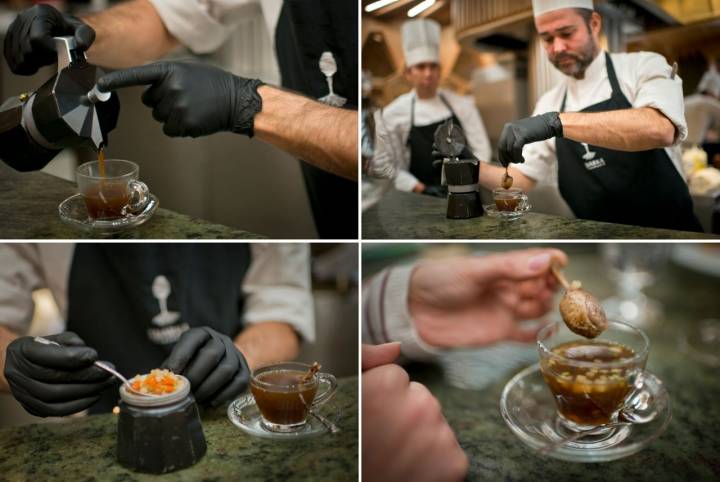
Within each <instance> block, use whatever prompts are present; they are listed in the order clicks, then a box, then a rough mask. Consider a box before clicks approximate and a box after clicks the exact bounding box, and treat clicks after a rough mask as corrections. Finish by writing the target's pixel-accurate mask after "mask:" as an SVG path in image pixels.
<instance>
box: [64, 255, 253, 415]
mask: <svg viewBox="0 0 720 482" xmlns="http://www.w3.org/2000/svg"><path fill="white" fill-rule="evenodd" d="M249 266H250V247H249V246H248V245H247V244H233V243H227V244H185V243H183V244H166V243H162V244H145V243H142V244H140V243H132V244H114V243H113V244H107V243H103V244H88V243H78V244H77V246H76V248H75V253H74V256H73V260H72V266H71V268H70V278H69V281H68V316H67V319H68V328H67V329H68V331H74V332H75V333H77V334H78V335H80V337H81V338H82V339H83V340H84V341H85V343H86V344H87V345H88V346H91V347H93V348H94V349H96V350H97V352H98V355H99V358H100V359H101V360H108V361H110V362H112V363H114V364H115V366H116V367H117V369H118V371H120V373H122V374H123V375H125V376H127V377H132V376H135V375H137V374H139V373H147V372H148V371H150V370H151V369H153V368H158V367H159V366H160V364H161V363H162V362H163V361H164V360H165V359H166V358H167V356H168V355H169V354H170V351H171V349H172V347H173V345H174V343H175V341H177V339H178V338H179V337H180V335H181V334H182V333H183V332H184V331H186V330H188V329H189V328H192V327H197V326H209V327H211V328H213V329H215V330H217V331H218V332H220V333H223V334H225V335H227V336H229V337H231V338H234V337H235V335H237V334H238V333H239V332H240V330H241V329H242V327H243V319H242V316H243V303H244V301H243V296H242V281H243V278H244V277H245V273H246V272H247V270H248V267H249ZM159 276H164V277H165V279H166V280H167V281H169V286H170V290H171V291H170V294H169V297H167V299H166V304H167V309H166V310H165V311H164V313H165V315H162V314H163V311H162V310H161V308H160V298H162V297H165V296H167V291H165V294H163V293H162V292H161V291H158V288H157V286H156V288H155V291H154V290H153V284H154V283H158V277H159ZM166 286H167V285H166ZM158 294H159V296H158ZM117 400H118V394H117V391H115V390H106V391H105V392H104V393H103V396H102V398H101V399H100V401H99V402H98V403H97V404H95V405H94V406H93V407H91V409H90V411H91V413H98V412H107V411H109V410H111V409H112V407H113V406H115V405H116V404H117Z"/></svg>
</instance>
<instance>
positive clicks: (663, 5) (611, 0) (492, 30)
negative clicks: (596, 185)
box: [361, 0, 720, 233]
mask: <svg viewBox="0 0 720 482" xmlns="http://www.w3.org/2000/svg"><path fill="white" fill-rule="evenodd" d="M594 3H595V9H596V10H597V11H598V12H599V13H600V14H601V15H602V18H603V33H602V45H603V47H604V48H605V49H606V50H608V51H609V52H636V51H652V52H657V53H659V54H662V55H663V56H665V58H666V59H667V61H668V63H669V64H670V65H672V64H673V62H677V64H678V75H680V76H681V78H682V80H683V90H684V93H685V95H686V96H688V95H691V94H693V93H695V91H696V88H697V86H698V82H699V81H700V79H701V77H702V75H703V73H704V72H705V71H706V70H707V69H708V66H709V65H711V64H713V63H717V62H718V60H720V0H623V1H620V0H595V2H594ZM362 7H363V12H362V34H361V35H362V38H361V45H362V69H363V72H364V75H368V74H369V77H370V78H371V79H372V93H371V96H370V98H371V100H372V103H373V104H374V105H376V106H377V107H379V108H382V107H383V106H386V105H387V104H389V103H390V102H391V101H392V100H393V99H395V98H396V97H397V96H399V95H400V94H403V93H405V92H407V91H409V90H410V88H411V87H410V85H409V84H408V83H407V81H406V80H405V76H404V61H403V53H402V42H401V35H400V26H401V25H402V23H403V22H405V21H406V20H408V19H410V18H431V19H434V20H436V21H437V22H439V23H440V25H441V26H442V34H441V46H440V59H441V60H440V64H441V65H440V68H441V82H440V86H441V87H444V88H447V89H451V90H454V91H456V92H457V93H459V94H463V95H471V96H473V97H474V98H475V102H476V105H477V108H478V110H479V112H480V115H481V118H482V121H483V123H484V125H485V129H486V131H487V133H488V136H489V138H490V142H491V144H492V146H493V149H492V152H493V157H495V156H497V150H496V145H497V141H498V138H499V136H500V133H501V131H502V127H503V125H504V124H505V123H506V122H508V121H510V120H513V119H519V118H522V117H526V116H528V115H530V114H531V113H532V110H533V107H534V105H535V103H536V101H537V100H538V98H539V97H540V96H541V95H542V94H543V93H544V92H546V91H547V90H549V89H550V88H551V87H552V86H554V85H555V84H556V82H557V79H559V78H560V76H561V75H562V74H560V73H559V72H558V71H557V70H556V69H555V68H554V67H553V66H552V65H551V64H550V62H549V61H548V60H547V56H546V54H545V51H544V49H543V48H542V45H541V44H540V42H539V39H538V37H537V34H536V32H535V27H534V24H533V13H532V1H531V0H512V1H509V0H422V1H421V0H379V1H376V0H362ZM710 127H711V128H710V129H709V131H708V133H707V135H706V138H705V142H704V143H703V144H702V145H699V146H692V145H685V146H683V149H684V150H685V154H684V156H683V160H684V164H685V171H686V176H688V177H689V183H690V190H691V193H692V194H693V197H694V201H695V209H696V214H697V215H698V218H699V219H700V222H701V223H702V225H703V228H704V229H705V231H707V232H711V231H714V232H716V233H717V232H720V214H716V217H717V219H716V220H715V222H714V227H713V211H714V210H715V211H717V212H718V213H720V208H718V207H716V206H715V203H716V199H717V198H718V195H719V194H720V171H718V169H717V168H720V119H716V120H715V123H714V125H712V126H710ZM493 160H494V161H495V159H493ZM540 181H541V182H540V183H539V184H538V187H537V188H536V189H535V190H533V191H532V192H531V193H530V199H531V202H532V205H533V210H534V211H537V212H544V213H548V214H558V215H563V216H572V213H571V211H570V209H569V208H568V207H567V205H566V204H565V202H564V201H563V200H562V198H561V197H560V196H559V194H558V192H557V188H556V187H554V186H552V185H551V184H550V183H548V182H547V180H540ZM543 181H544V182H543ZM482 194H483V198H484V199H486V197H489V193H487V192H485V193H482Z"/></svg>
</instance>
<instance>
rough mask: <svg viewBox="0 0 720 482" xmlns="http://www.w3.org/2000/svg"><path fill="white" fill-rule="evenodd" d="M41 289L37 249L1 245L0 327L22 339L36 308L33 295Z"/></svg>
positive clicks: (40, 269)
mask: <svg viewBox="0 0 720 482" xmlns="http://www.w3.org/2000/svg"><path fill="white" fill-rule="evenodd" d="M41 287H43V272H42V267H41V261H40V253H39V251H38V247H37V245H32V244H20V243H13V244H1V245H0V325H2V326H4V327H6V328H9V329H11V330H13V331H14V332H16V333H18V334H22V335H24V334H25V333H27V331H28V329H29V328H30V323H31V321H32V317H33V312H34V310H35V304H34V302H33V298H32V292H33V291H34V290H36V289H38V288H41Z"/></svg>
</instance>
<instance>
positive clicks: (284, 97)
mask: <svg viewBox="0 0 720 482" xmlns="http://www.w3.org/2000/svg"><path fill="white" fill-rule="evenodd" d="M258 93H259V94H260V96H261V97H262V111H260V112H259V113H258V114H257V115H256V116H255V120H254V131H255V135H256V136H257V137H258V139H262V140H263V141H266V142H269V143H270V144H272V145H274V146H276V147H279V148H280V149H282V150H284V151H287V152H289V153H290V154H292V155H293V156H296V157H298V158H300V159H303V160H304V161H306V162H308V163H310V164H312V165H314V166H316V167H319V168H321V169H324V170H326V171H329V172H332V173H334V174H337V175H339V176H342V177H345V178H348V179H352V180H357V166H358V164H357V162H358V159H357V158H358V152H357V151H358V148H357V147H358V145H357V129H358V118H357V112H356V111H354V110H346V109H338V108H336V107H330V106H327V105H325V104H321V103H319V102H316V101H313V100H311V99H308V98H306V97H303V96H301V95H297V94H293V93H291V92H288V91H285V90H282V89H278V88H276V87H270V86H262V87H260V88H259V89H258Z"/></svg>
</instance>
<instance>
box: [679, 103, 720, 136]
mask: <svg viewBox="0 0 720 482" xmlns="http://www.w3.org/2000/svg"><path fill="white" fill-rule="evenodd" d="M685 119H686V120H687V129H688V135H687V139H685V143H686V144H692V145H696V146H699V145H700V144H702V143H703V141H704V140H705V136H706V135H707V131H708V128H709V127H710V125H711V124H713V123H718V122H720V100H717V99H716V98H715V97H711V96H709V95H703V94H699V93H698V94H693V95H689V96H687V97H685Z"/></svg>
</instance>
